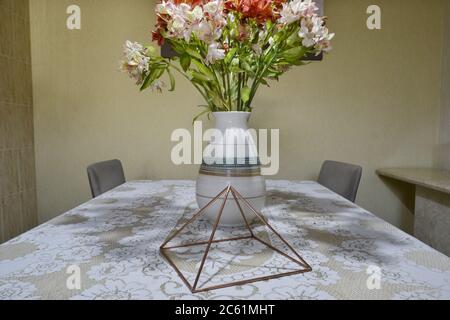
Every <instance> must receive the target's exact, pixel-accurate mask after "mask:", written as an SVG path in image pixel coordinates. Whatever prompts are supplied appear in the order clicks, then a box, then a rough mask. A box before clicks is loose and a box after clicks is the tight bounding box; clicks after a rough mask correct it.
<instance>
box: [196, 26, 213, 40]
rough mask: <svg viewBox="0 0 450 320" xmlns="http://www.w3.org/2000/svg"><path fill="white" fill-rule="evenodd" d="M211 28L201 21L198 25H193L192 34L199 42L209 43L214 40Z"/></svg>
mask: <svg viewBox="0 0 450 320" xmlns="http://www.w3.org/2000/svg"><path fill="white" fill-rule="evenodd" d="M213 31H214V30H213V27H212V26H211V24H210V23H208V22H206V21H202V22H200V23H199V24H197V25H195V26H194V28H193V32H194V34H195V35H196V36H197V38H198V39H199V40H201V41H204V42H206V43H210V42H212V41H213V39H214V33H213Z"/></svg>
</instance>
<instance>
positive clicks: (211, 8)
mask: <svg viewBox="0 0 450 320" xmlns="http://www.w3.org/2000/svg"><path fill="white" fill-rule="evenodd" d="M222 4H223V3H222V1H211V2H208V3H206V4H205V5H204V6H203V10H204V11H205V12H207V13H209V14H211V15H214V14H216V13H217V11H218V10H219V8H220V7H221V5H222Z"/></svg>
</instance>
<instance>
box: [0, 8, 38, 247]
mask: <svg viewBox="0 0 450 320" xmlns="http://www.w3.org/2000/svg"><path fill="white" fill-rule="evenodd" d="M28 9H29V8H28V0H0V24H1V26H0V243H1V242H3V241H6V240H9V239H10V238H13V237H15V236H17V235H19V234H20V233H22V232H24V231H27V230H29V229H30V228H32V227H34V226H35V225H36V224H37V208H36V183H35V170H34V148H33V106H32V91H31V90H32V86H31V51H30V22H29V10H28Z"/></svg>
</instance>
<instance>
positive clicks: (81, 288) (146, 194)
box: [0, 180, 450, 300]
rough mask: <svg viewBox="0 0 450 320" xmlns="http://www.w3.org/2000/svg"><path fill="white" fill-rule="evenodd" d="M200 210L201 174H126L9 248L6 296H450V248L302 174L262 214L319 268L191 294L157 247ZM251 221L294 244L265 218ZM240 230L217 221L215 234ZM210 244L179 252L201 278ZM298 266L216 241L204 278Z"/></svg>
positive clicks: (190, 235) (2, 271)
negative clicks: (139, 177)
mask: <svg viewBox="0 0 450 320" xmlns="http://www.w3.org/2000/svg"><path fill="white" fill-rule="evenodd" d="M55 196H58V195H55ZM196 210H198V207H197V204H196V197H195V181H191V180H152V181H147V180H145V181H129V182H126V183H125V184H123V185H121V186H118V187H116V188H114V189H112V190H110V191H108V192H106V193H104V194H102V195H100V196H99V197H97V198H94V199H91V200H89V201H87V202H86V203H84V204H81V205H80V206H78V207H76V208H74V209H72V210H69V211H67V212H65V213H63V214H61V215H59V216H57V217H56V218H54V219H52V220H49V221H47V222H45V223H43V224H41V225H39V226H37V227H36V228H34V229H32V230H30V231H28V232H25V233H23V234H21V235H20V236H18V237H16V238H14V239H11V240H9V241H8V242H6V243H4V244H2V245H0V300H5V299H51V300H53V299H58V300H60V299H63V300H66V299H74V300H84V299H87V300H93V299H100V300H109V299H121V300H123V299H139V300H141V299H162V300H168V299H169V300H173V299H174V300H178V299H187V300H195V299H201V300H204V299H238V300H268V299H276V300H279V299H282V300H289V299H370V300H378V299H401V300H403V299H414V300H418V299H420V300H422V299H450V259H449V258H448V257H447V256H446V255H444V254H442V253H440V252H438V251H436V250H434V249H433V248H431V247H429V246H428V245H426V244H424V243H422V242H421V241H419V240H418V239H416V238H414V237H413V236H411V235H409V234H407V233H405V232H403V231H401V230H400V229H398V228H397V227H395V226H393V225H392V224H390V223H388V222H386V221H384V220H382V219H380V218H378V217H377V216H375V215H374V214H372V213H371V212H368V211H367V210H365V209H363V208H361V207H360V206H358V205H356V204H354V203H352V202H350V201H348V200H346V199H345V198H343V197H341V196H340V195H338V194H336V193H334V192H332V191H331V190H329V189H327V188H325V187H323V186H321V185H320V184H318V183H317V182H315V181H293V180H267V196H266V204H265V207H264V208H263V209H262V211H261V213H262V214H263V216H264V217H265V219H266V220H267V221H268V222H270V225H271V226H272V227H273V228H274V230H276V231H277V232H278V233H279V234H280V235H281V236H282V237H283V238H284V239H286V241H287V242H288V243H289V244H290V246H292V248H293V249H295V251H296V252H298V253H299V254H300V255H301V257H302V258H303V259H304V260H305V261H306V262H307V263H308V264H309V265H310V266H311V269H312V270H311V271H310V272H305V273H301V274H295V275H290V276H286V277H280V278H275V279H269V280H264V281H258V282H252V283H248V284H242V285H236V286H231V287H226V288H222V289H217V290H210V291H205V292H200V293H192V292H191V291H190V290H189V289H188V287H187V286H186V285H185V283H183V281H182V279H181V278H180V277H179V275H178V274H177V272H176V271H175V270H174V268H173V267H172V266H171V265H170V264H169V263H168V261H167V260H166V259H165V258H164V256H162V255H161V253H160V246H161V244H162V243H164V241H165V240H166V239H167V238H168V237H169V236H170V235H171V234H173V232H174V230H177V228H178V227H179V226H180V225H181V224H183V223H185V222H186V221H188V220H189V219H190V218H191V217H192V215H193V214H194V213H195V212H196ZM253 227H254V230H255V231H254V232H255V233H258V235H259V236H260V237H261V238H264V239H266V241H268V242H270V243H272V245H273V246H277V248H280V250H288V248H286V246H285V245H284V243H283V242H280V240H279V238H278V237H277V236H276V235H275V234H273V233H272V232H271V230H268V229H267V228H266V227H265V226H264V225H263V224H259V223H258V222H257V221H255V222H254V226H253ZM210 230H211V224H210V223H209V222H208V221H207V220H206V219H203V218H202V217H200V218H199V219H198V220H197V221H196V223H192V224H190V225H189V228H186V230H184V232H183V233H182V235H180V238H179V239H177V241H179V243H181V244H182V243H186V241H194V240H196V241H198V240H201V239H203V240H205V239H207V237H208V235H209V234H210V232H211V231H210ZM247 231H248V230H247ZM243 232H246V230H245V228H239V227H232V228H231V227H224V228H221V227H219V228H218V229H217V233H216V237H217V238H220V237H230V236H237V237H238V236H239V235H241V234H243ZM204 252H205V247H204V246H202V245H198V246H187V247H182V246H181V247H179V248H178V249H177V250H175V251H174V252H171V253H170V254H171V259H172V260H173V261H174V263H176V265H177V267H178V269H179V270H180V271H181V272H182V273H183V274H184V275H185V276H186V278H187V279H192V278H193V277H194V276H195V275H196V273H197V270H198V268H199V263H200V261H201V258H202V254H203V253H204ZM292 268H294V266H292V261H290V260H289V259H286V258H285V257H284V256H283V255H280V254H278V253H277V252H275V251H272V250H270V249H269V248H268V247H267V246H263V245H261V244H258V243H255V242H254V241H252V240H251V239H242V240H239V241H232V242H223V243H219V242H218V243H213V244H212V245H211V249H210V251H209V254H208V256H207V258H206V261H205V264H204V267H203V270H204V271H203V273H202V279H201V280H200V281H199V285H200V286H210V285H219V284H221V283H230V282H237V281H241V280H245V279H251V278H255V277H263V276H267V275H269V276H270V275H274V274H277V273H279V272H280V270H282V271H283V270H284V271H286V270H292Z"/></svg>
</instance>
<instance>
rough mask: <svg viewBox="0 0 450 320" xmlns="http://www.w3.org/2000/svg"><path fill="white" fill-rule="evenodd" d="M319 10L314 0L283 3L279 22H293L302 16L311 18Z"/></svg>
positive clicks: (295, 0) (296, 0)
mask: <svg viewBox="0 0 450 320" xmlns="http://www.w3.org/2000/svg"><path fill="white" fill-rule="evenodd" d="M317 10H319V8H318V7H317V6H316V4H315V2H314V1H312V0H294V1H291V2H287V3H284V4H283V8H282V9H281V11H280V18H279V19H278V22H280V23H282V24H291V23H293V22H295V21H298V20H301V19H302V18H309V17H312V16H314V15H315V12H316V11H317Z"/></svg>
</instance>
